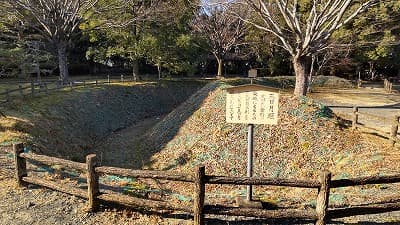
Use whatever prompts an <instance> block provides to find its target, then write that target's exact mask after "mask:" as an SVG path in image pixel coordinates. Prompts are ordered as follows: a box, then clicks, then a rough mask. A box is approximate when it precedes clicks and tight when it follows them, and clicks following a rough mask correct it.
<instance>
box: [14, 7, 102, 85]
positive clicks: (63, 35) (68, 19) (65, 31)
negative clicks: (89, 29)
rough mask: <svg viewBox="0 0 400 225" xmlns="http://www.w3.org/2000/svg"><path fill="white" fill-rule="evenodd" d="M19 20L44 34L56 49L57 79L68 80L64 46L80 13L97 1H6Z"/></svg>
mask: <svg viewBox="0 0 400 225" xmlns="http://www.w3.org/2000/svg"><path fill="white" fill-rule="evenodd" d="M7 1H8V2H9V4H10V5H11V6H12V9H13V10H14V12H15V15H17V17H18V18H19V20H20V21H21V23H23V24H26V25H28V26H30V27H31V28H33V29H34V30H36V31H37V32H39V33H40V34H41V35H43V36H44V37H45V38H46V39H47V40H48V41H49V42H50V43H52V44H53V45H54V46H55V48H56V49H57V57H58V66H59V70H60V80H61V81H63V82H65V81H66V80H68V77H69V74H68V60H67V48H68V47H69V41H70V39H71V35H72V34H73V33H74V32H75V31H76V30H77V29H78V26H79V24H80V23H81V22H82V18H83V17H82V15H83V14H84V13H86V12H87V11H88V10H90V9H91V8H92V7H93V6H94V5H95V4H96V3H97V1H98V0H7Z"/></svg>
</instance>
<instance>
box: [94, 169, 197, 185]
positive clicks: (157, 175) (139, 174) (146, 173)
mask: <svg viewBox="0 0 400 225" xmlns="http://www.w3.org/2000/svg"><path fill="white" fill-rule="evenodd" d="M95 170H96V173H103V174H113V175H120V176H129V177H135V178H152V179H164V180H171V181H182V182H193V178H192V177H189V176H187V175H183V174H177V173H173V172H165V171H152V170H132V169H122V168H116V167H106V166H100V167H96V169H95Z"/></svg>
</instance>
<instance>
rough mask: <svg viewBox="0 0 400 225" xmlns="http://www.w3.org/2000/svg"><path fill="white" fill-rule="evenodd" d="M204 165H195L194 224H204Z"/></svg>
mask: <svg viewBox="0 0 400 225" xmlns="http://www.w3.org/2000/svg"><path fill="white" fill-rule="evenodd" d="M204 177H205V167H204V166H199V167H196V170H195V174H194V193H195V194H194V205H193V216H194V225H204V213H203V208H204V197H205V183H204Z"/></svg>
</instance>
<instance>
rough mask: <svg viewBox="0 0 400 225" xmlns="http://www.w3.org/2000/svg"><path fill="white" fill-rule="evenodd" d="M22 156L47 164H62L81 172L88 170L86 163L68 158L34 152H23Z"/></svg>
mask: <svg viewBox="0 0 400 225" xmlns="http://www.w3.org/2000/svg"><path fill="white" fill-rule="evenodd" d="M20 157H22V158H25V159H30V160H34V161H37V162H40V163H43V164H46V165H61V166H64V167H66V168H69V169H74V170H79V171H81V172H85V171H86V164H85V163H79V162H74V161H69V160H66V159H60V158H56V157H51V156H46V155H37V154H34V153H21V154H20Z"/></svg>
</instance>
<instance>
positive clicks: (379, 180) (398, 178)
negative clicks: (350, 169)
mask: <svg viewBox="0 0 400 225" xmlns="http://www.w3.org/2000/svg"><path fill="white" fill-rule="evenodd" d="M389 183H400V175H393V176H384V177H383V176H368V177H359V178H352V179H340V180H332V181H331V188H338V187H350V186H357V185H366V184H389Z"/></svg>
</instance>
